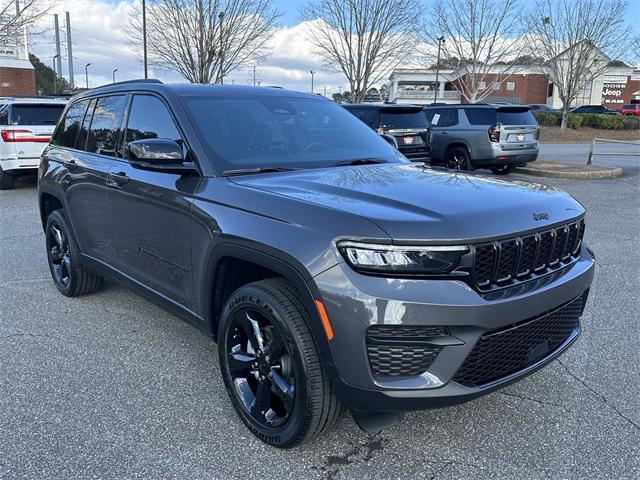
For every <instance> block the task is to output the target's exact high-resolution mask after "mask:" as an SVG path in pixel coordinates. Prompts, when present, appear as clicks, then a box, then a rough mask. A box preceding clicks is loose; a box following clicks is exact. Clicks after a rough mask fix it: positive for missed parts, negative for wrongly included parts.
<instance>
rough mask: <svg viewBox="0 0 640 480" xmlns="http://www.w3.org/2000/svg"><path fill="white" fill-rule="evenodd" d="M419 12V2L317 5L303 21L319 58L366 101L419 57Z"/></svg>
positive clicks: (323, 0)
mask: <svg viewBox="0 0 640 480" xmlns="http://www.w3.org/2000/svg"><path fill="white" fill-rule="evenodd" d="M419 11H420V8H419V5H418V3H417V1H416V0H311V1H310V2H309V3H308V4H307V5H306V8H304V9H303V12H302V18H303V19H304V20H306V21H307V25H308V37H309V40H310V41H311V43H312V44H313V45H314V47H315V51H316V53H317V54H318V55H319V56H320V57H321V58H322V59H323V61H324V63H325V64H326V65H327V67H328V68H330V69H331V70H333V71H335V72H339V73H343V74H344V76H345V77H346V78H347V80H348V81H349V86H350V91H351V100H352V101H354V102H361V101H362V100H363V99H364V97H365V95H366V93H367V90H368V89H369V87H370V86H371V85H373V84H375V83H377V82H378V81H380V80H381V79H383V78H386V77H387V76H388V74H389V73H390V72H391V70H393V69H394V68H396V67H397V66H399V65H401V64H402V63H403V62H404V61H405V60H407V58H409V56H410V55H411V54H412V53H413V49H414V46H415V45H416V42H417V39H416V34H415V32H416V30H417V17H418V15H417V12H419Z"/></svg>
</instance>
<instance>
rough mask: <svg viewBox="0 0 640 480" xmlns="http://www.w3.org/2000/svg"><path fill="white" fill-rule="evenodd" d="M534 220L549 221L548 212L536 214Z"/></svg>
mask: <svg viewBox="0 0 640 480" xmlns="http://www.w3.org/2000/svg"><path fill="white" fill-rule="evenodd" d="M533 219H534V220H549V214H548V213H547V212H542V213H534V214H533Z"/></svg>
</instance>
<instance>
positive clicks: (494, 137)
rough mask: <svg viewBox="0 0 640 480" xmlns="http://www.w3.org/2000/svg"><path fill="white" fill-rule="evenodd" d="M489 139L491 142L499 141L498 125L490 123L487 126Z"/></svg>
mask: <svg viewBox="0 0 640 480" xmlns="http://www.w3.org/2000/svg"><path fill="white" fill-rule="evenodd" d="M489 140H491V141H492V142H499V141H500V125H497V124H496V125H491V126H490V127H489Z"/></svg>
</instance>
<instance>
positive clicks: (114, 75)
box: [111, 68, 118, 83]
mask: <svg viewBox="0 0 640 480" xmlns="http://www.w3.org/2000/svg"><path fill="white" fill-rule="evenodd" d="M117 71H118V69H117V68H114V69H113V72H111V74H112V75H113V83H116V72H117Z"/></svg>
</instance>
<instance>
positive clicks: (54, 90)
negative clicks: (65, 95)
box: [53, 55, 60, 95]
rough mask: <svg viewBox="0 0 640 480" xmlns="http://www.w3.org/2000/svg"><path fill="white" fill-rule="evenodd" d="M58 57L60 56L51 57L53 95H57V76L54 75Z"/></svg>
mask: <svg viewBox="0 0 640 480" xmlns="http://www.w3.org/2000/svg"><path fill="white" fill-rule="evenodd" d="M59 57H60V55H54V56H53V94H54V95H56V94H57V93H58V75H57V74H56V60H57V59H58V58H59Z"/></svg>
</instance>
